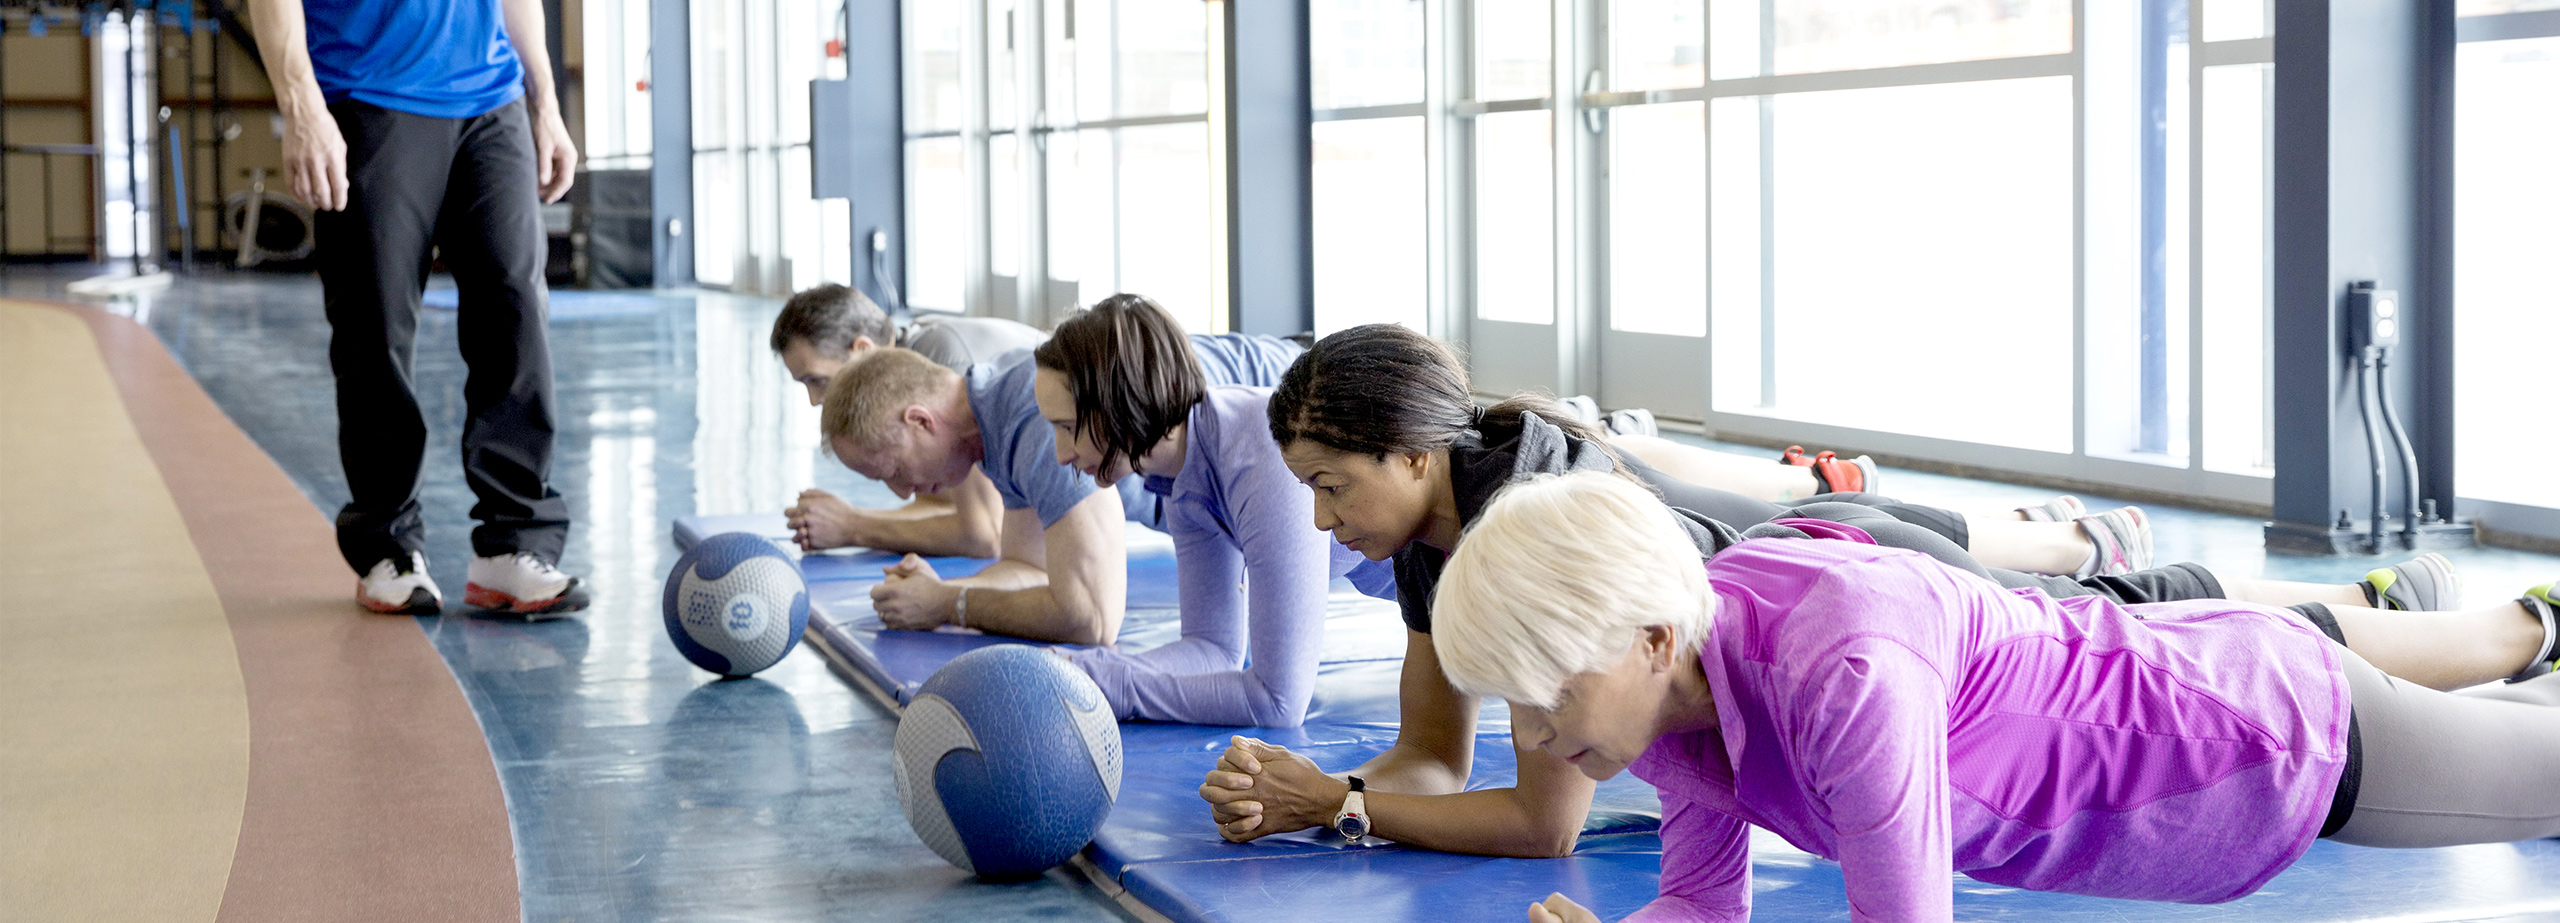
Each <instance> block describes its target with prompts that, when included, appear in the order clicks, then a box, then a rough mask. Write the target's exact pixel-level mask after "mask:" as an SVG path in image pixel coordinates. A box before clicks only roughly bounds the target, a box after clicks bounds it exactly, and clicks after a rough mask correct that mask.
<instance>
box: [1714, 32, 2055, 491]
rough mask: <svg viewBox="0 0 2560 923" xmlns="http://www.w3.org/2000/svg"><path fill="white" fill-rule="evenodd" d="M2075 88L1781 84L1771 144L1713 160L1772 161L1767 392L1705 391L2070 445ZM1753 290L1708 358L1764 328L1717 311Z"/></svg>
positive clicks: (1919, 427) (1863, 421) (1867, 423)
mask: <svg viewBox="0 0 2560 923" xmlns="http://www.w3.org/2000/svg"><path fill="white" fill-rule="evenodd" d="M2071 93H2072V81H2071V78H2068V77H2051V78H2035V79H2026V80H1999V81H1985V82H1979V83H1962V84H1947V85H1937V86H1918V87H1891V88H1883V89H1867V90H1843V91H1835V92H1821V93H1801V94H1794V95H1789V96H1783V97H1779V98H1778V99H1777V100H1776V101H1775V103H1774V104H1773V105H1772V112H1771V115H1770V120H1769V122H1768V123H1767V124H1768V125H1770V126H1771V127H1773V128H1774V136H1773V137H1771V138H1770V141H1771V142H1772V144H1771V148H1770V155H1771V156H1769V157H1767V158H1765V159H1760V160H1758V161H1757V162H1754V163H1749V164H1739V165H1737V164H1728V163H1724V162H1722V161H1721V160H1719V162H1718V163H1717V164H1715V169H1716V170H1717V171H1719V173H1725V172H1727V171H1734V170H1742V171H1745V172H1744V175H1763V176H1767V177H1768V178H1769V180H1770V181H1771V185H1770V187H1769V191H1770V192H1771V195H1770V196H1769V198H1768V200H1767V201H1770V202H1771V203H1773V205H1774V209H1773V211H1772V212H1771V213H1770V214H1769V216H1768V217H1769V219H1770V220H1769V223H1770V226H1771V227H1772V228H1773V233H1771V234H1768V235H1766V237H1765V243H1766V245H1767V246H1768V248H1769V249H1768V251H1767V256H1768V257H1769V259H1768V261H1767V262H1768V264H1769V265H1772V266H1773V268H1774V272H1773V273H1771V274H1770V275H1769V276H1767V277H1766V278H1765V280H1764V284H1766V285H1767V286H1768V291H1769V293H1770V294H1771V295H1774V303H1775V306H1776V309H1777V310H1776V326H1775V327H1774V329H1773V330H1771V331H1769V333H1771V334H1774V335H1773V336H1772V337H1771V345H1772V346H1773V347H1774V353H1775V357H1776V362H1775V366H1774V371H1775V372H1776V375H1775V379H1776V381H1775V384H1776V390H1775V393H1774V394H1773V395H1770V396H1771V397H1773V398H1774V403H1773V405H1772V406H1769V407H1765V408H1764V407H1757V406H1754V403H1755V402H1754V400H1753V399H1754V398H1755V397H1758V396H1759V395H1757V394H1755V393H1753V392H1752V391H1750V390H1744V391H1742V392H1741V393H1738V394H1737V393H1733V392H1731V391H1729V390H1727V389H1723V388H1719V389H1718V390H1717V393H1716V409H1717V410H1719V411H1728V412H1745V413H1764V414H1772V415H1776V416H1783V417H1786V418H1789V419H1796V420H1805V421H1809V422H1818V423H1828V424H1834V425H1841V426H1850V427H1857V428H1862V429H1871V430H1878V431H1884V432H1897V433H1912V434H1917V435H1925V436H1933V437H1939V438H1945V439H1956V440H1964V441H1968V442H1980V443H1989V444H1995V445H2006V446H2015V447H2019V448H2030V449H2040V450H2045V451H2055V452H2068V451H2070V450H2071V448H2072V441H2073V440H2072V432H2071V419H2072V413H2071V398H2072V388H2071V386H2070V384H2069V383H2070V381H2071V375H2072V349H2071V315H2072V307H2071V306H2072V293H2071V286H2072V262H2073V261H2072V252H2071V248H2072V238H2073V235H2072V230H2071V222H2072V217H2073V216H2072V148H2073V145H2072V139H2071V131H2072V110H2073V106H2072V100H2071ZM1725 124H1726V116H1725V113H1722V112H1720V113H1718V127H1719V128H1722V127H1724V126H1725ZM1723 140H1724V139H1723V138H1721V137H1720V138H1719V139H1718V143H1717V146H1716V153H1717V154H1718V156H1719V157H1720V158H1721V157H1722V156H1723V155H1724V154H1725V153H1726V151H1728V150H1729V148H1728V147H1727V146H1726V145H1725V144H1723ZM1764 164H1765V165H1766V168H1767V169H1766V172H1762V171H1761V170H1760V169H1759V168H1761V167H1762V166H1763V165H1764ZM1720 180H1721V177H1720ZM1755 191H1756V190H1755ZM1726 194H1727V193H1726V189H1725V185H1724V183H1723V182H1721V181H1720V182H1719V183H1718V185H1717V195H1718V198H1719V200H1722V199H1724V198H1725V197H1726ZM1719 219H1720V220H1719V221H1718V229H1719V232H1720V233H1721V231H1722V229H1723V227H1724V222H1723V221H1722V220H1721V216H1719ZM1724 243H1725V242H1724V240H1723V239H1722V237H1721V236H1720V237H1719V238H1718V240H1717V245H1718V249H1719V250H1721V249H1722V248H1723V246H1724ZM1718 265H1719V267H1721V266H1723V265H1724V262H1723V260H1722V254H1721V253H1719V260H1718ZM1717 294H1718V295H1719V296H1720V297H1721V296H1723V295H1724V294H1725V290H1724V288H1723V287H1722V286H1721V285H1719V286H1718V290H1717ZM1756 307H1757V306H1756V305H1744V306H1727V305H1723V304H1719V305H1717V307H1716V318H1717V320H1718V335H1717V337H1716V342H1715V350H1716V361H1717V363H1718V364H1722V363H1724V362H1725V361H1727V358H1728V357H1730V356H1736V355H1737V354H1747V353H1748V352H1750V351H1753V350H1757V349H1758V348H1759V346H1760V342H1759V338H1758V337H1751V338H1747V339H1745V338H1739V337H1729V336H1726V335H1725V328H1724V326H1723V321H1724V320H1725V318H1727V317H1728V316H1731V315H1732V314H1735V313H1740V311H1748V310H1751V309H1752V308H1756ZM1755 332H1756V331H1755ZM1738 361H1748V360H1738ZM1722 380H1723V379H1722V378H1721V376H1720V377H1719V381H1722ZM2036 382H2041V383H2044V384H2043V386H2041V387H2031V386H2022V383H2036Z"/></svg>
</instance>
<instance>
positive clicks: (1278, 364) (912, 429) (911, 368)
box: [818, 334, 1302, 644]
mask: <svg viewBox="0 0 2560 923" xmlns="http://www.w3.org/2000/svg"><path fill="white" fill-rule="evenodd" d="M1191 344H1192V350H1193V352H1194V353H1195V354H1197V355H1199V357H1200V359H1201V366H1202V368H1203V370H1204V371H1205V372H1207V374H1208V377H1209V379H1210V380H1211V381H1212V382H1214V383H1217V384H1247V385H1259V386H1264V387H1268V386H1269V385H1270V384H1272V383H1273V382H1276V381H1277V380H1278V379H1279V375H1280V373H1282V372H1284V371H1286V370H1287V369H1288V366H1289V363H1290V361H1292V360H1294V359H1295V358H1296V357H1297V355H1298V353H1299V352H1301V351H1302V350H1301V349H1300V348H1299V347H1298V345H1297V344H1295V343H1290V342H1288V341H1285V340H1279V339H1274V338H1271V337H1255V336H1246V335H1243V334H1226V335H1223V336H1194V337H1192V338H1191ZM1037 372H1038V366H1037V365H1036V364H1035V363H1033V362H1031V361H1030V351H1029V350H1018V351H1015V352H1013V353H1008V354H1006V355H1004V356H1000V357H998V358H997V360H996V361H995V362H991V363H983V364H980V365H975V366H971V367H970V368H969V370H968V371H967V372H966V373H955V372H953V371H952V370H950V369H947V368H943V367H942V366H940V365H937V364H935V363H934V362H933V360H931V359H928V358H925V357H924V356H923V355H921V354H918V353H916V352H914V351H912V350H907V349H898V348H878V349H871V350H867V351H864V352H861V353H857V354H855V355H854V357H853V358H852V359H851V360H849V361H848V362H846V363H845V365H844V367H843V368H842V369H841V370H839V371H837V372H836V373H835V375H834V377H833V378H832V379H831V380H830V381H829V382H828V383H827V393H826V399H825V402H824V403H823V404H822V405H821V407H820V410H819V415H818V422H819V427H820V432H821V434H822V435H824V436H825V437H826V440H827V446H828V448H829V449H831V450H833V451H834V453H835V456H836V458H837V459H838V460H840V461H842V462H844V463H845V465H846V466H847V467H850V468H852V469H853V470H855V471H857V472H860V473H861V474H862V475H863V476H865V477H869V478H872V479H875V480H878V481H880V482H882V483H885V484H887V485H889V489H890V490H892V491H895V492H897V494H898V495H899V496H901V497H905V496H910V495H913V494H916V493H920V492H921V493H930V492H933V491H936V490H941V489H944V488H947V487H951V486H953V485H957V484H959V483H961V482H962V481H964V480H966V479H967V478H968V477H970V475H971V474H972V473H973V472H975V473H981V474H984V475H985V476H986V478H987V480H988V481H989V482H991V483H992V484H993V485H994V486H995V490H996V495H997V496H998V497H999V498H1000V499H1001V500H1002V504H1003V507H1004V513H1003V516H1002V526H1001V528H1000V529H999V535H998V539H997V545H998V557H997V560H996V562H995V563H994V564H990V565H988V566H987V568H986V569H985V570H981V571H979V572H978V573H976V574H972V575H970V576H967V577H959V578H955V579H950V580H944V579H941V576H940V575H939V574H936V573H934V572H933V569H932V568H931V567H930V566H928V565H927V564H926V563H925V562H924V560H923V559H921V558H918V557H915V556H913V555H910V556H908V557H907V559H906V560H904V561H901V562H899V563H898V564H896V565H894V566H892V567H891V568H890V573H889V576H890V579H889V580H888V581H887V582H885V583H883V584H881V585H880V586H879V587H876V588H874V589H873V590H872V604H873V611H874V612H876V613H877V614H878V615H879V616H880V620H881V622H882V623H883V624H886V625H888V626H889V627H891V628H929V627H932V626H935V625H941V624H945V623H950V624H958V625H962V626H964V627H970V628H979V629H983V630H985V631H989V632H994V633H998V634H1008V635H1014V636H1016V637H1024V638H1035V639H1040V640H1046V641H1066V642H1072V643H1078V644H1108V643H1110V642H1111V640H1112V639H1113V638H1115V637H1118V636H1119V634H1120V617H1121V614H1122V613H1123V611H1124V605H1125V603H1126V601H1127V599H1126V598H1127V595H1128V593H1127V589H1128V580H1129V573H1128V571H1129V566H1128V549H1127V547H1126V545H1125V543H1124V542H1123V541H1122V534H1121V530H1120V525H1119V523H1118V522H1117V521H1116V520H1120V519H1123V518H1126V519H1129V520H1132V521H1137V522H1143V523H1147V524H1149V525H1154V524H1155V521H1156V520H1157V518H1158V513H1157V507H1156V503H1155V502H1154V501H1156V500H1157V499H1159V498H1157V497H1156V496H1155V495H1154V494H1145V493H1143V488H1141V489H1140V491H1139V492H1140V493H1142V494H1143V495H1144V496H1145V497H1146V498H1147V502H1145V503H1144V504H1143V505H1140V504H1138V503H1133V502H1131V499H1130V497H1129V495H1128V493H1126V492H1123V491H1120V490H1110V489H1105V488H1102V487H1100V486H1097V485H1095V484H1094V482H1093V479H1092V478H1090V477H1086V476H1085V475H1084V473H1083V472H1080V471H1077V470H1076V469H1074V468H1072V467H1069V466H1067V465H1065V464H1061V463H1059V461H1058V449H1057V441H1056V437H1055V436H1054V435H1053V434H1052V432H1051V428H1050V426H1049V422H1048V421H1047V420H1046V419H1044V418H1042V417H1041V416H1040V405H1039V403H1038V402H1037V400H1036V399H1035V398H1034V397H1033V395H1032V390H1031V382H1032V377H1033V375H1035V374H1036V373H1037ZM1136 481H1137V479H1135V478H1125V479H1123V480H1122V485H1123V486H1133V485H1135V483H1136Z"/></svg>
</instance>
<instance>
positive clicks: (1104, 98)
mask: <svg viewBox="0 0 2560 923" xmlns="http://www.w3.org/2000/svg"><path fill="white" fill-rule="evenodd" d="M1111 2H1112V0H1076V2H1075V3H1074V4H1073V6H1074V7H1075V10H1074V11H1073V12H1074V14H1075V17H1074V18H1075V24H1076V30H1075V34H1074V37H1073V38H1071V39H1069V40H1068V44H1070V45H1073V46H1075V64H1076V83H1075V98H1076V117H1077V118H1078V119H1100V118H1109V117H1110V115H1111V110H1112V106H1113V103H1112V98H1111V94H1112V88H1113V83H1112V74H1113V73H1114V71H1113V68H1115V67H1118V66H1119V59H1118V58H1116V57H1114V56H1113V55H1112V54H1111V22H1112V14H1111Z"/></svg>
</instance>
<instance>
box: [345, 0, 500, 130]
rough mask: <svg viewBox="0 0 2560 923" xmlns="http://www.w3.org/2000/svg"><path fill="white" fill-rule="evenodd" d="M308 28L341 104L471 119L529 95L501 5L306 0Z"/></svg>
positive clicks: (470, 0)
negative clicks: (360, 104)
mask: <svg viewBox="0 0 2560 923" xmlns="http://www.w3.org/2000/svg"><path fill="white" fill-rule="evenodd" d="M302 28H303V34H304V36H305V38H307V39H308V40H309V42H310V45H311V73H312V76H314V77H316V78H318V79H319V81H320V90H321V92H322V94H324V95H326V96H327V97H328V99H329V101H330V102H333V103H334V102H337V101H339V100H342V99H353V100H355V101H357V102H362V103H371V104H373V105H376V106H381V107H382V108H385V109H395V110H398V111H401V112H406V113H410V114H412V115H423V116H428V117H430V118H439V119H467V118H470V117H472V116H476V115H481V114H484V113H487V112H489V111H490V110H493V109H496V108H498V107H500V106H504V105H506V104H508V103H511V102H514V101H516V99H517V98H518V97H521V96H523V95H524V64H523V62H521V61H518V60H517V59H516V50H515V47H514V46H512V45H509V44H507V27H506V19H505V17H504V16H503V15H501V14H500V13H499V10H498V0H303V2H302Z"/></svg>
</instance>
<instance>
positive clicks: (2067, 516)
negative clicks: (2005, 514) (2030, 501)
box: [2018, 494, 2089, 522]
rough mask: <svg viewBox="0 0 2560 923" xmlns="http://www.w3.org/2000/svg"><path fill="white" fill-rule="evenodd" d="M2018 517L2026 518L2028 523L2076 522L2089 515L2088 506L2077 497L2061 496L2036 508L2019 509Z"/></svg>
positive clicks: (2023, 507)
mask: <svg viewBox="0 0 2560 923" xmlns="http://www.w3.org/2000/svg"><path fill="white" fill-rule="evenodd" d="M2018 515H2020V516H2024V517H2026V518H2027V521H2028V522H2078V521H2080V519H2081V517H2084V516H2087V515H2089V505H2088V504H2086V503H2082V502H2080V498H2078V497H2074V496H2072V495H2070V494H2063V495H2062V496H2059V497H2055V498H2053V499H2051V500H2047V501H2045V502H2043V503H2042V504H2039V505H2036V506H2022V507H2019V508H2018Z"/></svg>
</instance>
